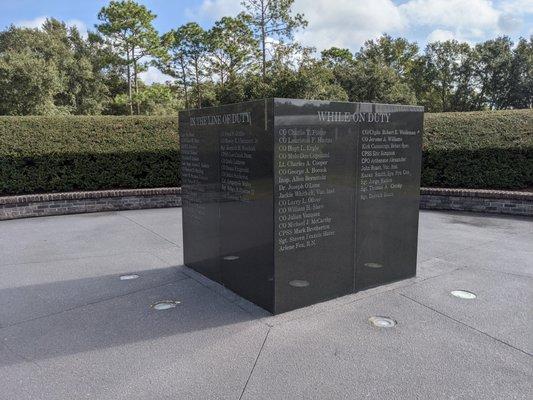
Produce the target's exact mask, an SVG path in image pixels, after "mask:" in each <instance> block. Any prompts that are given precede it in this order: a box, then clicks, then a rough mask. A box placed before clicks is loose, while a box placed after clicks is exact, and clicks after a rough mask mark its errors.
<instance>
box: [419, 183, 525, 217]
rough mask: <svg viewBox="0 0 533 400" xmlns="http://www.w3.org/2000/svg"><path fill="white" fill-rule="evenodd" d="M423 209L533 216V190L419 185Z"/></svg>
mask: <svg viewBox="0 0 533 400" xmlns="http://www.w3.org/2000/svg"><path fill="white" fill-rule="evenodd" d="M420 208H421V209H424V210H452V211H473V212H484V213H495V214H509V215H524V216H529V217H531V216H533V192H511V191H504V190H480V189H443V188H422V189H420Z"/></svg>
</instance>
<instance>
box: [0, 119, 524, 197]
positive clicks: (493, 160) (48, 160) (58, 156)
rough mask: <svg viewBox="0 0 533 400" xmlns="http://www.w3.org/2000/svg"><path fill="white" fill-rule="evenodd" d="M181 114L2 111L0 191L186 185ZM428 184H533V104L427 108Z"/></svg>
mask: <svg viewBox="0 0 533 400" xmlns="http://www.w3.org/2000/svg"><path fill="white" fill-rule="evenodd" d="M179 176H180V158H179V139H178V118H177V117H159V116H158V117H112V116H109V117H107V116H106V117H75V116H68V117H0V195H11V194H29V193H43V192H63V191H73V190H98V189H120V188H142V187H165V186H178V185H179V184H180V178H179ZM422 185H423V186H429V187H455V188H486V189H524V188H531V187H533V110H516V111H487V112H471V113H445V114H426V116H425V135H424V146H423V166H422Z"/></svg>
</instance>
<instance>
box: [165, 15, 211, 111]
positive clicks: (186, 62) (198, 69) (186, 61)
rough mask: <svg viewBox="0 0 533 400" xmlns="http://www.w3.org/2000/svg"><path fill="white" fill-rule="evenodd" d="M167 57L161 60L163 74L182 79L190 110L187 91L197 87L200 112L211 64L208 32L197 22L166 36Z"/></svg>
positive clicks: (187, 105) (172, 31)
mask: <svg viewBox="0 0 533 400" xmlns="http://www.w3.org/2000/svg"><path fill="white" fill-rule="evenodd" d="M163 42H164V43H165V44H166V46H167V54H166V55H165V56H163V57H160V60H161V61H160V63H159V64H160V65H161V64H162V65H163V68H162V70H163V72H165V73H168V74H169V75H170V76H173V77H175V78H177V79H179V81H180V83H181V84H182V86H183V90H184V94H185V104H186V107H187V108H188V107H189V95H188V87H189V86H192V85H194V89H195V91H196V102H197V106H198V108H201V107H202V101H203V88H202V83H203V79H204V77H205V75H206V67H207V63H208V48H209V46H208V36H207V32H206V31H205V30H204V29H203V28H202V27H201V26H200V25H198V24H197V23H196V22H189V23H188V24H185V25H183V26H180V27H179V28H178V29H176V30H171V31H170V32H168V33H167V34H165V35H164V36H163Z"/></svg>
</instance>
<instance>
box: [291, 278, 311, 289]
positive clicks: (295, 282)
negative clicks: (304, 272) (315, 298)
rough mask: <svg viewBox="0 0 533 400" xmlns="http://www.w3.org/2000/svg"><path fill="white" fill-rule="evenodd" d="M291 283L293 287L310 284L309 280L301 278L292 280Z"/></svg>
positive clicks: (302, 286)
mask: <svg viewBox="0 0 533 400" xmlns="http://www.w3.org/2000/svg"><path fill="white" fill-rule="evenodd" d="M289 285H291V286H292V287H297V288H304V287H307V286H309V282H308V281H304V280H301V279H295V280H293V281H290V282H289Z"/></svg>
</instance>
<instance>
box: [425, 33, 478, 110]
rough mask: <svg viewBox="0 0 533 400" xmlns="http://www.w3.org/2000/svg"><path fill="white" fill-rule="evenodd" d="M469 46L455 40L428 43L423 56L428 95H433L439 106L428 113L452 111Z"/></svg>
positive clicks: (468, 53) (468, 54)
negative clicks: (453, 99)
mask: <svg viewBox="0 0 533 400" xmlns="http://www.w3.org/2000/svg"><path fill="white" fill-rule="evenodd" d="M469 56H470V46H469V45H468V44H467V43H459V42H458V41H456V40H447V41H445V42H434V43H430V44H428V45H427V47H426V52H425V55H424V60H425V68H426V79H428V81H429V82H428V83H429V85H428V90H429V92H430V93H429V95H430V96H431V94H432V93H435V95H436V97H437V98H438V99H439V102H440V104H439V105H438V108H436V107H435V108H434V107H432V108H431V109H430V111H444V112H446V111H453V109H452V98H453V96H454V93H455V91H456V89H457V86H458V84H459V81H460V80H461V73H462V72H463V71H464V69H463V66H464V64H465V62H467V60H468V57H469Z"/></svg>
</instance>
